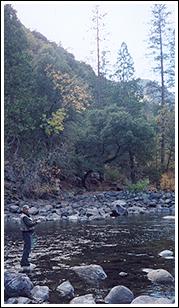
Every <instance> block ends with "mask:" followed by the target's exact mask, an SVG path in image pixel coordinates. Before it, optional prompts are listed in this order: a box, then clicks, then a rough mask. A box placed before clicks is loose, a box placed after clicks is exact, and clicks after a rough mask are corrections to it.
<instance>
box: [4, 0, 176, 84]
mask: <svg viewBox="0 0 179 308" xmlns="http://www.w3.org/2000/svg"><path fill="white" fill-rule="evenodd" d="M3 2H4V4H5V3H11V4H12V6H13V7H14V9H15V10H16V11H17V16H18V18H19V19H20V21H21V22H22V24H23V25H24V26H26V27H27V28H28V29H30V30H36V31H38V32H40V33H42V34H43V35H44V36H46V37H47V39H48V40H50V41H54V42H56V43H57V44H59V43H61V45H62V46H63V47H64V48H65V49H67V50H68V51H69V52H71V53H72V54H73V55H74V56H75V59H77V60H80V61H84V62H86V63H88V64H90V65H92V67H93V69H94V70H96V58H95V51H96V47H95V34H94V32H93V31H92V29H91V26H92V21H91V18H92V10H93V8H94V6H95V5H96V4H99V6H100V11H101V12H102V13H107V15H106V17H105V19H104V22H105V30H104V31H103V34H104V35H105V38H106V41H105V46H103V45H102V43H101V49H102V48H106V49H107V50H109V51H110V53H109V54H108V57H109V62H110V64H111V67H112V65H114V64H115V62H116V58H117V51H118V50H119V49H120V46H121V44H122V42H125V43H126V44H127V47H128V51H129V53H130V55H131V56H132V58H133V60H134V66H135V76H136V77H140V78H144V79H157V76H156V75H154V74H153V71H152V68H151V59H150V58H149V57H147V55H146V54H147V52H148V51H147V40H146V39H147V34H148V32H149V29H150V24H149V23H150V19H151V12H150V11H151V6H152V4H153V3H157V1H155V2H153V1H3ZM158 2H160V3H166V4H167V7H168V9H169V10H170V11H171V12H172V17H171V21H172V22H173V23H174V24H176V19H177V18H176V11H177V1H158ZM107 33H109V34H108V35H107ZM92 51H94V53H93V54H92Z"/></svg>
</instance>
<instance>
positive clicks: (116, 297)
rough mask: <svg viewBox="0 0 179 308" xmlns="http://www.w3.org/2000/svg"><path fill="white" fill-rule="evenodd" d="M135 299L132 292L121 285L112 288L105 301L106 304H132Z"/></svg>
mask: <svg viewBox="0 0 179 308" xmlns="http://www.w3.org/2000/svg"><path fill="white" fill-rule="evenodd" d="M133 299H134V295H133V293H132V291H131V290H129V289H128V288H127V287H125V286H122V285H119V286H115V287H114V288H112V289H111V291H110V292H109V293H108V295H107V296H106V297H105V299H104V300H105V303H106V304H130V303H131V302H132V300H133Z"/></svg>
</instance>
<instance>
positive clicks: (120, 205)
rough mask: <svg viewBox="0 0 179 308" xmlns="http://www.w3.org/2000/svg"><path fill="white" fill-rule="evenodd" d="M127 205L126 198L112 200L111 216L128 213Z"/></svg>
mask: <svg viewBox="0 0 179 308" xmlns="http://www.w3.org/2000/svg"><path fill="white" fill-rule="evenodd" d="M124 206H126V201H124V200H116V201H113V202H112V213H111V216H123V215H127V214H128V211H127V209H126V208H125V207H124Z"/></svg>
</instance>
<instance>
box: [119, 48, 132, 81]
mask: <svg viewBox="0 0 179 308" xmlns="http://www.w3.org/2000/svg"><path fill="white" fill-rule="evenodd" d="M114 76H115V77H116V78H117V80H118V81H120V82H128V81H130V80H131V79H132V78H133V77H134V62H133V59H132V57H131V55H130V54H129V52H128V48H127V44H126V43H125V42H123V43H122V44H121V48H120V49H119V51H118V56H117V61H116V65H115V74H114Z"/></svg>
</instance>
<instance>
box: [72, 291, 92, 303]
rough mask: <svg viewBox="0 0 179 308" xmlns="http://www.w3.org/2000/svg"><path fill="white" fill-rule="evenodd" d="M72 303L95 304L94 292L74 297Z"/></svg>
mask: <svg viewBox="0 0 179 308" xmlns="http://www.w3.org/2000/svg"><path fill="white" fill-rule="evenodd" d="M70 304H85V305H86V304H95V300H94V297H93V294H86V295H82V296H78V297H75V298H73V299H72V300H71V301H70Z"/></svg>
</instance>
